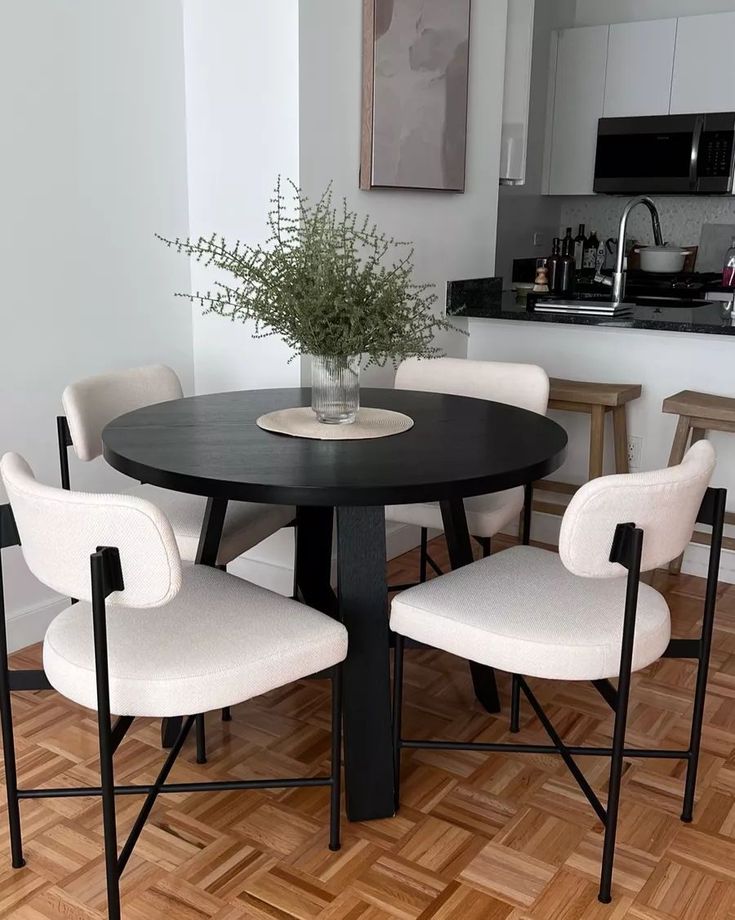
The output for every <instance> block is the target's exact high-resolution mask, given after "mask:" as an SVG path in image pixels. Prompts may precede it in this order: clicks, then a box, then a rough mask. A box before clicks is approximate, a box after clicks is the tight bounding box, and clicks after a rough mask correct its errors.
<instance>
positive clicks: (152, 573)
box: [0, 453, 181, 607]
mask: <svg viewBox="0 0 735 920" xmlns="http://www.w3.org/2000/svg"><path fill="white" fill-rule="evenodd" d="M0 475H1V476H2V480H3V482H4V484H5V489H6V491H7V493H8V499H9V500H10V504H11V507H12V509H13V516H14V517H15V523H16V525H17V528H18V533H19V534H20V541H21V548H22V551H23V556H24V558H25V561H26V563H27V565H28V568H29V569H30V570H31V572H33V574H34V575H35V576H36V578H38V579H39V581H41V582H43V583H44V584H45V585H48V587H49V588H52V589H53V590H54V591H58V592H59V593H60V594H65V595H68V596H70V597H78V598H80V599H81V600H86V601H89V600H91V594H92V591H91V576H90V561H89V560H90V556H91V555H92V553H94V552H95V551H96V550H97V548H98V547H99V546H114V547H117V549H118V550H119V551H120V561H121V564H122V571H123V580H124V582H125V589H124V590H123V591H117V592H115V593H113V594H111V595H110V598H109V602H110V603H116V604H124V605H126V606H128V607H160V606H161V605H163V604H166V603H168V602H169V601H170V600H171V599H172V598H173V597H174V596H175V595H176V593H177V592H178V590H179V588H180V587H181V557H180V556H179V550H178V547H177V545H176V540H175V539H174V535H173V531H172V530H171V525H170V524H169V522H168V520H167V518H166V517H165V515H164V514H163V513H162V512H161V511H159V510H158V508H156V506H155V505H152V504H151V503H150V502H147V501H144V500H143V499H142V498H137V497H136V496H133V495H90V494H87V493H84V492H67V491H64V490H63V489H57V488H54V487H52V486H47V485H43V484H42V483H40V482H37V481H36V479H35V477H34V475H33V472H32V471H31V468H30V467H29V466H28V464H27V463H26V461H25V460H24V459H23V458H22V457H21V456H20V455H19V454H13V453H9V454H5V456H4V457H3V458H2V459H1V460H0Z"/></svg>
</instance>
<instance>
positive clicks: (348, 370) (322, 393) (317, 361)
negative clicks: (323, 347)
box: [311, 355, 360, 425]
mask: <svg viewBox="0 0 735 920" xmlns="http://www.w3.org/2000/svg"><path fill="white" fill-rule="evenodd" d="M311 408H312V409H313V410H314V412H315V413H316V417H317V418H318V419H319V421H320V422H324V424H325V425H351V424H352V423H353V422H354V421H355V419H356V418H357V410H358V409H359V408H360V355H340V356H336V357H334V356H327V355H313V356H312V359H311Z"/></svg>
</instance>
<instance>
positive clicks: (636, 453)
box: [628, 437, 643, 470]
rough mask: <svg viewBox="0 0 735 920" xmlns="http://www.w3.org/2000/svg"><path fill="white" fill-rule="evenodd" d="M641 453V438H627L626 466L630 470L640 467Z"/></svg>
mask: <svg viewBox="0 0 735 920" xmlns="http://www.w3.org/2000/svg"><path fill="white" fill-rule="evenodd" d="M642 455H643V438H635V437H630V438H628V466H629V467H630V468H631V469H632V470H639V469H640V468H641V456H642Z"/></svg>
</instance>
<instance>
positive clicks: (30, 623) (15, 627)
mask: <svg viewBox="0 0 735 920" xmlns="http://www.w3.org/2000/svg"><path fill="white" fill-rule="evenodd" d="M68 606H69V600H68V599H67V598H65V597H60V598H58V599H54V600H51V601H47V602H46V603H43V604H38V605H36V606H33V607H25V608H23V609H21V610H18V611H16V612H14V613H13V614H12V616H9V617H8V619H7V620H6V622H5V628H6V630H7V633H8V649H9V650H10V651H11V652H17V651H18V649H22V648H26V646H28V645H34V644H35V643H36V642H40V641H41V640H42V639H43V637H44V636H45V635H46V630H47V629H48V627H49V623H50V622H51V620H53V618H54V617H55V616H57V615H58V614H59V613H61V611H62V610H64V608H65V607H68Z"/></svg>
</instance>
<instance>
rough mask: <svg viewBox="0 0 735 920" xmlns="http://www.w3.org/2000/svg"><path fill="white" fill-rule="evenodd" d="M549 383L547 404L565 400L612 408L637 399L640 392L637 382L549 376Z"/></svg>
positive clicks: (640, 388)
mask: <svg viewBox="0 0 735 920" xmlns="http://www.w3.org/2000/svg"><path fill="white" fill-rule="evenodd" d="M549 385H550V390H549V405H551V403H552V402H567V403H582V404H584V405H585V406H607V407H609V408H611V409H614V408H616V407H617V406H624V405H625V404H626V403H628V402H630V401H631V400H632V399H638V397H639V396H640V395H641V392H642V387H641V385H640V384H639V383H594V382H590V381H587V380H562V379H561V378H559V377H551V378H550V380H549Z"/></svg>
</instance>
